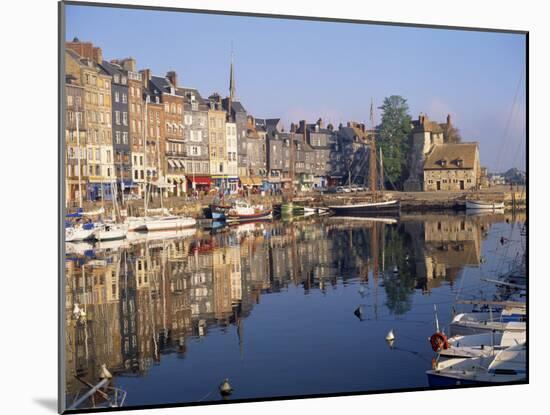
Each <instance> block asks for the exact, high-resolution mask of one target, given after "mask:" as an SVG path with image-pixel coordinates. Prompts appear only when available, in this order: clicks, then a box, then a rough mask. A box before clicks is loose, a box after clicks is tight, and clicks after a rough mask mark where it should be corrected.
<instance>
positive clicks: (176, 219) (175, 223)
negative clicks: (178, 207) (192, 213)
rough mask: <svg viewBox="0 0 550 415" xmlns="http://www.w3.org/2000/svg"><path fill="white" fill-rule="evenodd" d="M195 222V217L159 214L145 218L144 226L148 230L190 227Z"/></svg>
mask: <svg viewBox="0 0 550 415" xmlns="http://www.w3.org/2000/svg"><path fill="white" fill-rule="evenodd" d="M196 224H197V221H196V220H195V219H193V218H191V217H186V216H160V217H150V218H145V227H146V229H147V231H149V232H151V231H163V230H172V229H185V228H191V227H193V226H195V225H196Z"/></svg>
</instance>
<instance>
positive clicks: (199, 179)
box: [191, 176, 212, 185]
mask: <svg viewBox="0 0 550 415" xmlns="http://www.w3.org/2000/svg"><path fill="white" fill-rule="evenodd" d="M191 181H192V182H193V183H195V184H204V185H210V183H212V180H211V179H210V177H208V176H195V177H194V178H193V177H191Z"/></svg>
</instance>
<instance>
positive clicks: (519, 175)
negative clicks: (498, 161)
mask: <svg viewBox="0 0 550 415" xmlns="http://www.w3.org/2000/svg"><path fill="white" fill-rule="evenodd" d="M502 176H504V178H505V179H506V181H507V182H508V183H525V177H526V174H525V172H524V171H523V170H520V169H517V168H515V167H514V168H512V169H509V170H508V171H506V173H502Z"/></svg>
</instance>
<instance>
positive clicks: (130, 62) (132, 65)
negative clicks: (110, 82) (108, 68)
mask: <svg viewBox="0 0 550 415" xmlns="http://www.w3.org/2000/svg"><path fill="white" fill-rule="evenodd" d="M120 66H122V67H123V68H124V69H125V70H127V71H130V72H135V71H136V60H135V59H134V58H124V59H122V60H121V61H120Z"/></svg>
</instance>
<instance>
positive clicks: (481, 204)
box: [466, 200, 504, 210]
mask: <svg viewBox="0 0 550 415" xmlns="http://www.w3.org/2000/svg"><path fill="white" fill-rule="evenodd" d="M466 209H468V210H502V209H504V202H489V201H483V200H467V201H466Z"/></svg>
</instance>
